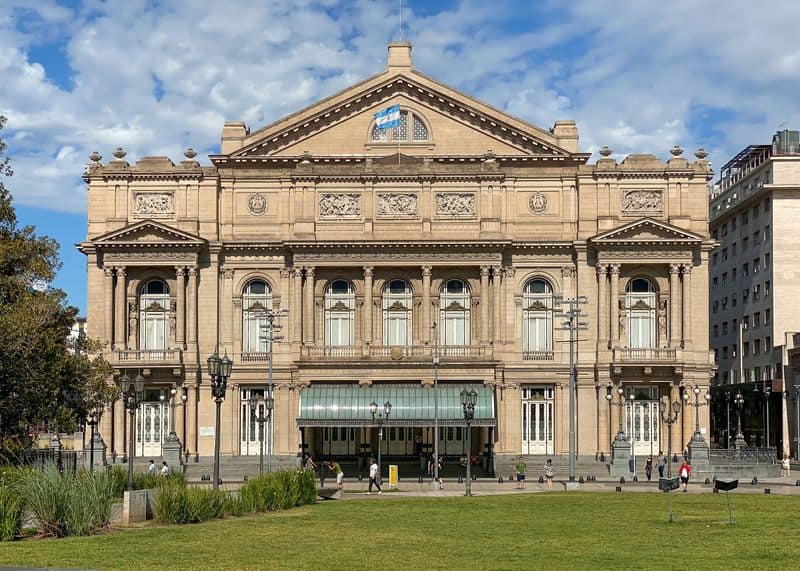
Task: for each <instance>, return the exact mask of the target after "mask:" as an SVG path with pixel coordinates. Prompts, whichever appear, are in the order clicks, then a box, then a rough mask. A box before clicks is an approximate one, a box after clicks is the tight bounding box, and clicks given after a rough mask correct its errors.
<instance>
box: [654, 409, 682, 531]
mask: <svg viewBox="0 0 800 571" xmlns="http://www.w3.org/2000/svg"><path fill="white" fill-rule="evenodd" d="M658 408H659V410H660V412H661V420H663V421H664V423H665V424H666V425H667V478H670V479H671V478H672V425H673V424H675V422H677V420H678V414H679V413H680V412H681V403H680V402H678V401H677V400H675V401H673V403H672V404H671V405H670V404H669V397H666V398H665V399H664V400H659V401H658ZM666 491H667V501H668V503H669V522H670V523H673V522H674V521H675V516H674V515H673V514H672V493H671V491H672V490H671V488H670V487H669V486H667V488H666Z"/></svg>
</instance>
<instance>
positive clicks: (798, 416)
mask: <svg viewBox="0 0 800 571" xmlns="http://www.w3.org/2000/svg"><path fill="white" fill-rule="evenodd" d="M794 412H795V420H796V423H795V425H794V426H795V437H794V445H795V451H794V459H795V460H800V385H795V386H794Z"/></svg>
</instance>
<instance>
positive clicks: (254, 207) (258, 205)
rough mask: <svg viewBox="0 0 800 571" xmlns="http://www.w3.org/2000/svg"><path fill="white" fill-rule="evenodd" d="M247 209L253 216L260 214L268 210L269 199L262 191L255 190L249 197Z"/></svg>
mask: <svg viewBox="0 0 800 571" xmlns="http://www.w3.org/2000/svg"><path fill="white" fill-rule="evenodd" d="M247 210H249V211H250V214H252V215H253V216H260V215H261V214H264V213H265V212H266V211H267V199H266V198H264V195H263V194H261V193H260V192H254V193H253V194H251V195H250V198H248V199H247Z"/></svg>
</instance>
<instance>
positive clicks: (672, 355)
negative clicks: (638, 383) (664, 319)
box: [614, 347, 678, 364]
mask: <svg viewBox="0 0 800 571" xmlns="http://www.w3.org/2000/svg"><path fill="white" fill-rule="evenodd" d="M677 358H678V350H677V349H674V348H656V347H648V348H644V349H634V348H631V347H616V348H615V349H614V362H615V363H643V364H649V363H668V364H669V363H674V362H675V361H676V360H677Z"/></svg>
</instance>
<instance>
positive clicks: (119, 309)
mask: <svg viewBox="0 0 800 571" xmlns="http://www.w3.org/2000/svg"><path fill="white" fill-rule="evenodd" d="M126 286H127V280H126V279H125V268H117V289H116V293H115V295H114V305H115V310H116V315H114V347H115V348H116V349H126V348H127V343H126V338H125V323H126V322H127V321H128V319H127V317H126V315H125V309H126V308H125V305H126V303H127V295H126V294H125V289H126Z"/></svg>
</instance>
